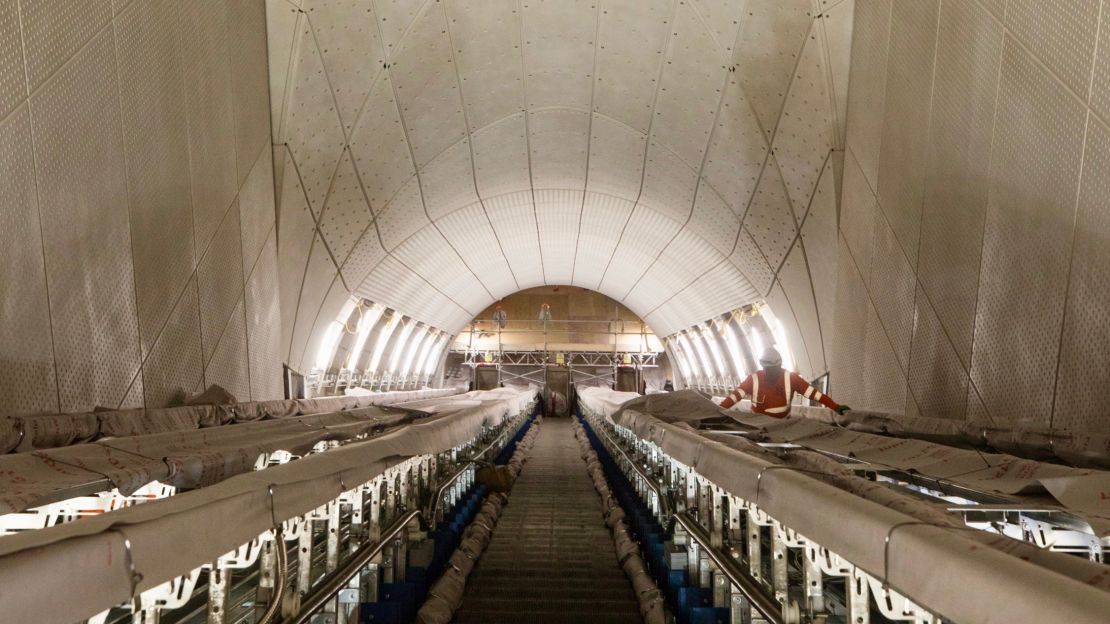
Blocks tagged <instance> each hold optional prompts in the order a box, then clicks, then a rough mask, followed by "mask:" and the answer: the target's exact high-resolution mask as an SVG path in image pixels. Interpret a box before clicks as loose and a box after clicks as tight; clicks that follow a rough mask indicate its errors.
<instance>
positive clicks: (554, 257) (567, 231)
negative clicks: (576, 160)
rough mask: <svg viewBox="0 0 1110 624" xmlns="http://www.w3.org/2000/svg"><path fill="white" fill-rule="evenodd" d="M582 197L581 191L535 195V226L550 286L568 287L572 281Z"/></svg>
mask: <svg viewBox="0 0 1110 624" xmlns="http://www.w3.org/2000/svg"><path fill="white" fill-rule="evenodd" d="M582 195H583V192H582V191H536V223H537V224H538V225H539V232H540V234H539V236H540V250H541V252H542V254H543V267H544V277H545V278H546V280H547V283H549V284H569V283H570V282H571V280H572V279H573V272H574V261H575V252H576V251H577V248H578V231H579V217H580V215H581V214H582Z"/></svg>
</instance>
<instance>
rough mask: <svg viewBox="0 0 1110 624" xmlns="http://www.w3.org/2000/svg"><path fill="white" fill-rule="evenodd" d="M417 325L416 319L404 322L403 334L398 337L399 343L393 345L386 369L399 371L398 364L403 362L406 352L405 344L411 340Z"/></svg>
mask: <svg viewBox="0 0 1110 624" xmlns="http://www.w3.org/2000/svg"><path fill="white" fill-rule="evenodd" d="M415 327H416V321H411V320H410V321H409V322H407V323H404V327H402V328H401V336H400V337H399V338H397V344H395V345H393V352H392V353H390V354H389V368H387V369H386V370H387V371H389V372H391V373H396V372H397V366H398V365H399V364H400V363H401V354H402V353H403V352H404V349H405V345H407V344H408V342H409V336H411V335H412V330H413V329H414V328H415Z"/></svg>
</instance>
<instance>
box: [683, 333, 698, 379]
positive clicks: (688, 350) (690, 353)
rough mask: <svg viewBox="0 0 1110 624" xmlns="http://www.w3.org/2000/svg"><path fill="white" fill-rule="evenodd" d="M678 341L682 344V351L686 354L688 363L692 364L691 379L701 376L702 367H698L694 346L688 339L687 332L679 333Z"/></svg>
mask: <svg viewBox="0 0 1110 624" xmlns="http://www.w3.org/2000/svg"><path fill="white" fill-rule="evenodd" d="M678 342H679V344H681V345H682V353H683V354H684V355H685V356H686V363H687V364H688V365H689V366H690V379H691V380H693V379H694V378H697V377H701V369H700V368H698V362H697V359H696V357H695V355H694V348H693V347H692V346H690V341H689V340H687V338H686V334H679V335H678Z"/></svg>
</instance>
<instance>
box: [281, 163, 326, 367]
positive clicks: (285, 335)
mask: <svg viewBox="0 0 1110 624" xmlns="http://www.w3.org/2000/svg"><path fill="white" fill-rule="evenodd" d="M281 198H282V202H281V213H280V214H279V216H278V222H277V232H278V249H279V250H280V251H281V253H280V255H279V258H278V275H279V280H280V294H281V319H282V341H281V344H282V354H283V356H287V355H288V353H289V345H290V342H291V341H292V339H293V325H294V323H295V321H296V318H297V302H298V301H299V300H300V295H301V287H302V285H303V284H304V276H305V266H306V265H307V264H308V255H309V253H310V252H311V250H312V241H313V237H314V235H315V232H316V223H315V222H314V221H313V219H312V214H311V213H310V212H309V210H308V204H307V203H306V201H305V199H304V194H303V192H302V190H301V185H300V181H299V180H298V179H297V177H296V176H285V179H284V180H283V183H282V190H281Z"/></svg>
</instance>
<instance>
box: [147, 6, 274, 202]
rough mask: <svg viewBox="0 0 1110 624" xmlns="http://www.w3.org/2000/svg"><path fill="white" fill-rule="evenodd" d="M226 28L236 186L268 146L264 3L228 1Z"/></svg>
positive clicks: (243, 180) (266, 51)
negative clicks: (233, 125)
mask: <svg viewBox="0 0 1110 624" xmlns="http://www.w3.org/2000/svg"><path fill="white" fill-rule="evenodd" d="M161 4H163V5H164V4H166V3H161ZM227 30H228V49H227V53H228V59H229V61H230V67H229V69H230V72H231V76H232V77H233V78H232V79H231V80H229V82H230V87H231V103H232V108H233V111H234V113H235V163H236V170H237V172H238V174H239V178H238V180H237V182H238V186H242V185H243V183H244V182H245V181H246V179H247V175H248V174H250V172H251V169H252V166H253V165H254V162H255V160H256V159H257V157H258V152H260V151H261V150H262V149H263V148H267V149H268V148H269V145H268V144H269V138H270V94H269V88H268V84H267V81H268V77H269V73H268V71H267V53H268V50H267V49H266V7H265V3H264V2H260V1H258V0H254V1H250V2H232V3H230V4H228V6H227Z"/></svg>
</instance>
